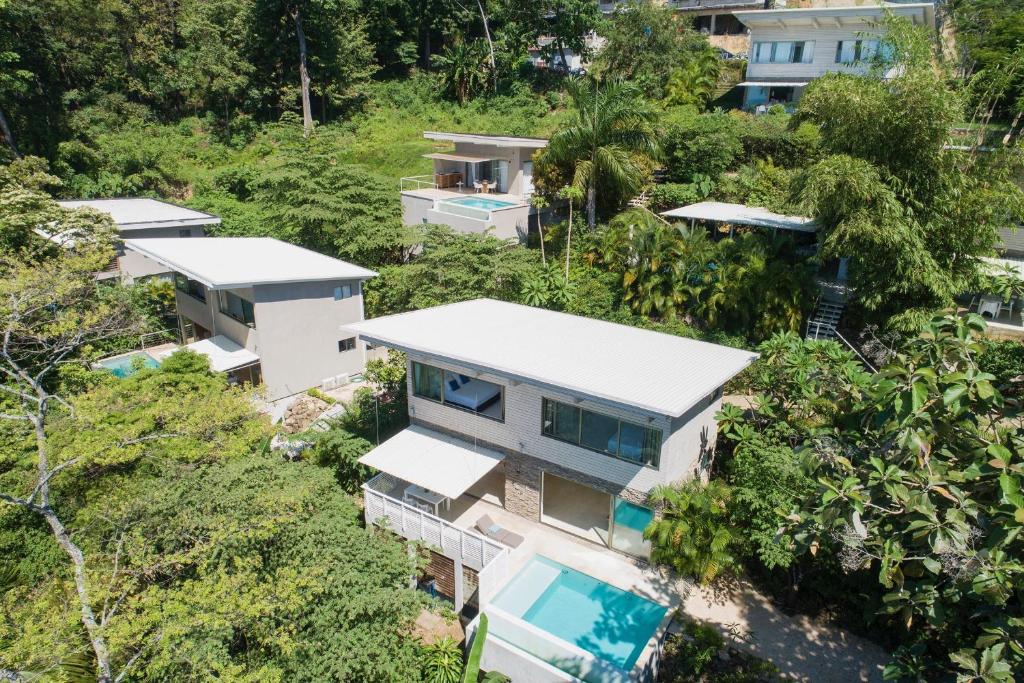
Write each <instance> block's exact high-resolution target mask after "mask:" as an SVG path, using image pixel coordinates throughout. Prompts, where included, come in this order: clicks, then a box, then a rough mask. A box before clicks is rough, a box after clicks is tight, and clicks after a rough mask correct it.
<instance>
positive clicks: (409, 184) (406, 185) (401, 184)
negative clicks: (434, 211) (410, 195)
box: [398, 174, 437, 192]
mask: <svg viewBox="0 0 1024 683" xmlns="http://www.w3.org/2000/svg"><path fill="white" fill-rule="evenodd" d="M424 178H429V180H424ZM424 187H429V188H436V187H437V183H435V182H434V175H433V174H430V175H411V176H406V177H404V178H402V179H400V180H399V181H398V188H399V191H400V192H405V191H406V190H422V189H423V188H424Z"/></svg>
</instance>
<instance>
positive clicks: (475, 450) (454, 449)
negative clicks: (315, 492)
mask: <svg viewBox="0 0 1024 683" xmlns="http://www.w3.org/2000/svg"><path fill="white" fill-rule="evenodd" d="M504 458H505V456H504V455H503V454H502V453H499V452H497V451H493V450H491V449H489V448H482V447H479V446H474V445H473V444H471V443H469V442H468V441H463V440H462V439H457V438H455V437H453V436H449V435H447V434H442V433H440V432H435V431H434V430H432V429H427V428H426V427H421V426H419V425H413V426H412V427H408V428H407V429H404V430H402V431H401V432H399V433H398V434H396V435H394V436H393V437H391V438H390V439H388V440H387V441H385V442H384V443H382V444H381V445H379V446H377V447H376V448H374V449H373V450H372V451H370V452H369V453H367V454H366V455H364V456H363V457H361V458H359V462H361V463H362V464H364V465H368V466H369V467H372V468H374V469H377V470H380V471H381V472H387V473H388V474H390V475H392V476H395V477H398V478H399V479H403V480H405V481H407V482H409V483H410V484H416V485H417V486H422V487H423V488H425V489H427V490H429V491H434V492H435V493H440V494H441V495H443V496H447V497H448V498H458V497H459V496H461V495H462V494H463V493H465V492H466V490H467V489H469V487H471V486H472V485H473V484H475V483H476V482H478V481H480V479H482V478H483V476H484V475H485V474H487V473H488V472H490V471H491V470H493V469H494V468H495V467H497V466H498V463H500V462H501V461H502V460H503V459H504Z"/></svg>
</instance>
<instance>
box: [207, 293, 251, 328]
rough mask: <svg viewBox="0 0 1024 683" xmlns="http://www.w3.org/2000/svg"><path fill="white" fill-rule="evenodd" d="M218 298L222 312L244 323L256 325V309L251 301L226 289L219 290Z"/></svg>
mask: <svg viewBox="0 0 1024 683" xmlns="http://www.w3.org/2000/svg"><path fill="white" fill-rule="evenodd" d="M217 299H218V302H219V304H220V312H221V313H223V314H224V315H226V316H228V317H229V318H233V319H235V320H237V321H238V322H240V323H242V324H243V325H248V326H249V327H256V311H255V310H254V309H253V305H252V302H251V301H249V300H248V299H243V298H242V297H240V296H238V295H237V294H235V293H234V292H229V291H228V290H226V289H221V290H218V291H217Z"/></svg>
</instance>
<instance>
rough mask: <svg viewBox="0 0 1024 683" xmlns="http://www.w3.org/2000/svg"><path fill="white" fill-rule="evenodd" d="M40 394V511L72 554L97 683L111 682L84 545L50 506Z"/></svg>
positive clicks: (37, 426) (43, 406)
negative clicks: (94, 659)
mask: <svg viewBox="0 0 1024 683" xmlns="http://www.w3.org/2000/svg"><path fill="white" fill-rule="evenodd" d="M37 393H38V394H39V397H40V399H41V400H40V409H39V412H38V413H37V414H35V415H33V416H31V417H30V420H31V422H32V426H33V427H34V428H35V435H36V455H37V458H38V462H37V464H36V467H37V470H38V473H39V482H40V486H39V501H40V503H41V504H40V506H39V508H40V510H41V512H40V514H42V516H43V518H44V519H45V520H46V523H47V524H49V525H50V530H51V531H52V532H53V536H54V538H56V539H57V543H58V544H59V545H60V547H61V548H62V549H63V550H64V552H65V553H67V554H68V557H70V558H71V563H72V564H73V565H74V568H75V571H74V575H75V592H76V593H77V594H78V603H79V607H80V608H81V612H82V626H84V627H85V632H86V635H87V636H88V637H89V642H90V644H91V645H92V649H93V653H94V654H95V655H96V680H97V682H98V683H110V681H111V671H110V652H109V651H108V650H107V641H106V639H105V638H104V637H103V634H102V633H101V632H100V627H99V625H98V624H97V623H96V614H95V612H93V610H92V604H91V603H90V600H89V586H88V584H87V583H86V576H85V555H84V554H83V553H82V550H81V548H79V547H78V546H77V545H75V543H74V541H72V540H71V536H70V535H69V534H68V531H67V529H66V528H65V526H64V523H63V522H61V521H60V518H59V517H57V513H56V512H54V511H53V508H51V507H50V481H49V480H50V477H51V476H52V472H51V470H50V465H49V457H48V448H47V444H46V399H47V398H49V397H48V396H47V395H46V394H45V392H43V391H42V390H40V389H38V388H37Z"/></svg>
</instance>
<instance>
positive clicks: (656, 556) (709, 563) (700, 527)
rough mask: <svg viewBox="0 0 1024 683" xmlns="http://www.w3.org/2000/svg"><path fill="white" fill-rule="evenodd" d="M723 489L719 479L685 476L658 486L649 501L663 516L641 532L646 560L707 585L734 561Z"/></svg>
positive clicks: (726, 489)
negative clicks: (645, 541)
mask: <svg viewBox="0 0 1024 683" xmlns="http://www.w3.org/2000/svg"><path fill="white" fill-rule="evenodd" d="M731 495H732V494H731V492H730V490H729V487H728V486H727V485H726V484H724V483H723V482H722V481H721V480H719V479H712V480H711V481H709V482H708V483H706V484H705V483H704V482H702V481H700V480H691V481H688V482H686V483H684V484H680V485H677V486H658V487H655V489H654V490H653V491H651V497H650V501H651V503H653V504H655V505H659V506H661V508H662V511H663V514H662V516H661V517H660V518H656V519H655V520H654V521H653V522H651V523H650V525H649V526H648V527H647V529H645V530H644V538H647V539H648V540H650V541H651V559H652V560H653V561H654V562H663V563H665V564H668V565H670V566H671V567H672V568H673V569H675V570H676V571H677V572H679V573H681V574H686V575H689V576H693V577H695V578H696V579H697V580H698V581H700V583H702V584H704V585H707V584H709V583H711V582H712V581H714V580H715V579H716V578H717V577H718V576H719V575H721V574H722V573H723V572H726V571H729V570H730V569H732V568H734V567H735V566H736V564H737V562H736V558H735V557H733V555H732V546H733V545H734V544H735V542H736V540H737V539H736V537H735V535H734V532H733V530H732V529H731V528H730V526H729V522H728V514H729V513H728V508H727V507H726V506H727V505H728V503H729V500H730V498H731Z"/></svg>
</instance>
